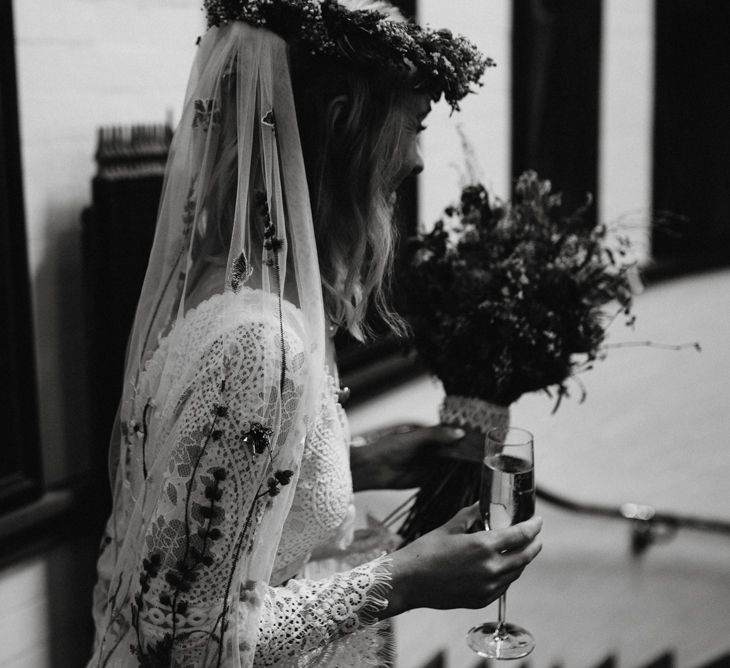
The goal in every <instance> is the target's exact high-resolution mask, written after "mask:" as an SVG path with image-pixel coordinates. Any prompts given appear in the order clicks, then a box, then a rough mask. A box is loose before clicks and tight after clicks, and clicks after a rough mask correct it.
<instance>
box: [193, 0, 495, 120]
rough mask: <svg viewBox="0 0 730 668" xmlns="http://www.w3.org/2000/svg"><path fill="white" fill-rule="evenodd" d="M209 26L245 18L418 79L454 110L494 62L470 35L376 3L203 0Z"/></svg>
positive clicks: (290, 38)
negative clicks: (392, 13) (397, 14)
mask: <svg viewBox="0 0 730 668" xmlns="http://www.w3.org/2000/svg"><path fill="white" fill-rule="evenodd" d="M203 6H204V8H205V10H206V12H207V16H208V27H211V26H220V25H225V24H226V23H229V22H231V21H244V22H246V23H248V24H250V25H253V26H257V27H266V28H268V29H269V30H271V31H273V32H275V33H277V34H278V35H280V36H281V37H283V38H284V39H285V40H287V42H289V43H290V44H291V43H299V44H301V45H302V46H303V47H304V48H306V49H307V50H308V51H309V52H310V53H311V54H312V55H319V56H324V57H330V58H335V59H338V60H341V61H345V62H349V63H352V64H353V65H354V66H356V67H361V68H363V69H365V70H368V71H378V72H382V71H388V72H391V73H393V74H396V75H401V76H405V75H408V76H409V78H414V79H415V87H416V88H417V89H419V90H424V91H425V92H427V93H428V94H429V95H430V96H431V97H432V98H433V99H434V100H438V99H439V98H440V97H441V95H442V94H443V96H444V98H445V99H446V101H447V102H448V103H449V105H451V108H452V109H453V110H458V109H459V101H460V100H461V99H463V98H464V97H465V96H466V95H468V94H469V93H471V92H473V87H472V85H477V86H479V85H481V82H480V80H481V77H482V75H483V74H484V70H485V69H486V68H487V67H493V66H494V65H495V63H494V61H493V60H492V59H491V58H486V57H485V56H483V55H482V54H481V53H480V52H479V50H478V49H477V48H476V46H474V44H472V43H471V42H470V41H469V40H467V39H466V38H465V37H463V36H461V35H453V34H452V33H451V32H450V31H449V30H438V31H435V30H431V29H429V28H421V27H420V26H419V25H417V24H415V23H412V22H406V21H402V22H401V21H394V20H392V19H391V18H390V17H388V16H387V15H386V14H384V13H382V12H380V11H377V10H374V9H361V10H351V9H348V8H347V7H345V6H343V5H341V4H340V3H339V2H337V0H204V2H203Z"/></svg>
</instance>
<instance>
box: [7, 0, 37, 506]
mask: <svg viewBox="0 0 730 668" xmlns="http://www.w3.org/2000/svg"><path fill="white" fill-rule="evenodd" d="M0 154H2V155H3V156H4V160H2V161H0V230H1V232H0V233H1V234H2V244H0V262H2V280H1V281H0V299H1V300H2V301H1V302H0V303H1V306H0V308H2V311H3V313H2V320H3V326H2V328H0V329H1V331H0V346H2V350H0V365H1V366H0V369H2V373H3V376H4V377H3V385H4V390H3V393H4V394H5V393H6V396H5V397H4V400H3V404H4V407H3V409H2V412H3V417H4V422H5V434H4V437H3V445H2V448H3V459H4V460H5V461H4V464H3V467H2V469H3V470H2V471H1V472H0V513H2V514H5V513H7V512H9V511H12V510H15V509H17V508H18V507H20V506H22V505H24V504H28V503H30V502H32V501H34V500H35V499H37V498H39V497H40V496H41V494H42V492H43V478H42V467H41V451H40V435H39V429H38V407H37V391H36V371H35V369H36V365H35V351H34V343H33V342H34V337H33V321H32V308H31V290H30V276H29V271H28V255H27V242H26V233H25V211H24V204H23V175H22V165H21V155H20V126H19V118H18V95H17V82H16V72H15V39H14V34H13V16H12V3H9V2H5V3H1V4H0Z"/></svg>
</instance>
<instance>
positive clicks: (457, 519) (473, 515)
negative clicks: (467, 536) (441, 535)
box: [444, 501, 482, 533]
mask: <svg viewBox="0 0 730 668" xmlns="http://www.w3.org/2000/svg"><path fill="white" fill-rule="evenodd" d="M481 521H482V516H481V513H480V512H479V502H478V501H477V502H476V503H473V504H472V505H470V506H466V507H464V508H462V509H461V510H460V511H459V512H458V513H456V515H454V516H453V517H452V518H451V519H450V520H449V521H448V522H447V523H446V524H444V528H445V529H446V530H447V531H448V532H449V533H469V531H470V530H471V528H472V527H473V526H474V525H475V524H477V523H479V522H481Z"/></svg>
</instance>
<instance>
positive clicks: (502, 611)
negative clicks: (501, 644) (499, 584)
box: [494, 594, 507, 638]
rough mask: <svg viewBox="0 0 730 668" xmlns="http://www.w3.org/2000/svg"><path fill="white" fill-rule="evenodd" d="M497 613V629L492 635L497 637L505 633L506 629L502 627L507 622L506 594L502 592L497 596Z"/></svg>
mask: <svg viewBox="0 0 730 668" xmlns="http://www.w3.org/2000/svg"><path fill="white" fill-rule="evenodd" d="M498 609H499V613H498V619H497V629H496V630H495V632H494V635H495V636H496V637H498V638H502V637H504V636H506V635H507V631H506V630H505V628H504V625H505V624H506V622H507V619H506V617H507V594H502V595H501V596H500V597H499V608H498Z"/></svg>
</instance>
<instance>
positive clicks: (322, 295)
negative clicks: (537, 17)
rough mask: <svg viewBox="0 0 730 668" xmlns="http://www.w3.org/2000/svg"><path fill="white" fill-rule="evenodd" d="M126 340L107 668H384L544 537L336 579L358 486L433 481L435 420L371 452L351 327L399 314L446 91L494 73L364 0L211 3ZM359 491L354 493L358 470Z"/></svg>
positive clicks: (392, 557)
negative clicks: (346, 405)
mask: <svg viewBox="0 0 730 668" xmlns="http://www.w3.org/2000/svg"><path fill="white" fill-rule="evenodd" d="M205 8H206V10H207V16H208V22H209V29H208V31H207V32H206V34H205V36H204V37H203V38H202V39H201V41H200V44H199V47H198V48H199V50H198V54H197V57H196V59H195V63H194V65H193V69H192V73H191V77H190V82H189V85H188V90H187V94H186V98H185V106H184V111H183V114H182V119H181V122H180V125H179V127H178V129H177V131H176V133H175V137H174V139H173V143H172V147H171V150H170V156H169V160H168V165H167V171H166V176H165V183H164V187H163V196H162V200H161V203H160V209H159V214H158V221H157V229H156V235H155V240H154V244H153V248H152V252H151V255H150V259H149V265H148V270H147V274H146V277H145V281H144V286H143V289H142V293H141V296H140V300H139V304H138V308H137V313H136V318H135V322H134V326H133V330H132V333H131V336H130V340H129V345H128V350H127V361H126V369H125V384H124V387H123V392H122V399H121V403H120V407H119V412H118V419H117V422H116V425H115V429H114V433H113V437H112V443H111V457H110V460H111V476H112V484H113V493H114V507H113V511H112V514H111V517H110V518H109V521H108V523H107V527H106V532H105V535H104V539H103V541H102V549H101V554H100V557H99V562H98V583H97V586H96V589H95V600H94V620H95V625H96V641H95V645H94V654H93V657H92V659H91V661H90V663H89V666H100V667H101V666H104V667H111V666H143V667H150V668H152V667H158V666H191V667H192V666H196V667H197V666H233V667H235V668H238V667H239V666H308V665H326V666H358V665H363V666H366V665H378V662H379V661H380V660H381V659H380V658H379V652H380V650H381V647H382V643H383V637H382V636H383V629H382V626H383V625H382V623H381V621H382V620H385V619H387V618H390V617H393V616H394V615H397V614H399V613H401V612H404V611H406V610H410V609H413V608H417V607H432V608H442V609H447V608H456V607H460V608H463V607H481V606H484V605H486V604H487V603H489V602H491V601H493V600H495V599H496V598H497V597H498V596H499V595H500V594H501V593H502V592H503V591H504V590H505V589H506V588H507V587H508V585H509V584H510V583H511V582H512V581H513V580H514V579H516V578H517V577H518V576H519V575H520V573H521V572H522V569H523V568H524V567H525V566H526V565H527V564H528V563H529V562H530V561H531V560H532V559H533V558H534V557H535V556H536V555H537V553H538V552H539V550H540V542H539V539H538V538H537V534H538V532H539V529H540V522H539V520H537V519H536V520H531V521H529V522H525V523H523V524H520V525H516V526H514V527H511V528H509V529H505V530H499V531H492V532H483V531H474V527H475V525H476V524H477V523H478V510H477V508H476V507H470V508H466V509H464V510H462V511H461V512H459V513H458V514H457V515H456V516H455V517H454V518H453V519H452V520H451V521H450V522H449V523H447V524H446V525H444V526H443V527H441V528H439V529H437V530H435V531H433V532H431V533H429V534H427V535H425V536H423V537H422V538H420V539H418V540H416V541H414V542H413V543H411V544H409V545H407V546H405V547H402V548H401V549H398V550H395V551H393V552H391V553H390V554H386V553H383V554H376V555H374V558H372V559H370V560H368V561H366V562H365V563H361V564H359V565H354V566H353V567H351V568H350V569H349V570H343V571H341V572H337V573H334V574H331V575H329V576H327V577H324V578H320V579H314V578H311V577H310V578H307V577H305V576H304V574H305V573H307V572H308V569H309V571H310V572H311V568H310V566H311V562H312V560H313V558H314V557H315V556H316V555H317V554H318V553H319V554H323V553H324V552H326V551H327V550H329V551H330V552H333V551H335V552H336V551H337V550H344V549H345V548H346V547H347V545H348V544H349V542H350V541H351V539H352V525H353V514H354V508H353V505H352V495H353V489H364V488H368V487H370V488H372V487H412V486H414V485H417V484H418V483H419V470H418V467H417V466H416V465H415V462H417V461H420V460H421V459H423V458H422V457H419V456H418V455H419V453H422V452H423V451H424V448H427V447H429V446H430V445H433V444H435V443H448V442H451V441H453V440H454V434H452V433H450V432H449V430H448V429H445V428H439V427H433V428H430V429H426V428H423V429H419V430H416V431H415V432H412V433H410V434H404V435H391V436H390V437H385V438H384V439H383V440H381V441H380V442H378V443H375V444H373V445H370V446H366V447H363V448H358V449H355V450H353V452H354V453H356V459H355V458H353V462H352V475H351V472H350V470H351V462H350V454H349V447H348V443H349V434H348V430H347V422H346V419H345V415H344V412H343V411H342V408H341V407H340V405H339V404H338V401H337V398H338V392H337V390H338V383H337V376H336V366H335V360H334V351H333V346H332V335H333V333H334V332H335V331H336V329H337V328H345V329H347V330H349V331H350V332H351V333H352V334H353V335H355V336H357V337H361V338H362V337H363V336H365V335H366V334H367V328H366V327H365V324H364V322H365V312H366V309H367V308H368V306H369V305H370V306H372V307H373V308H375V309H376V310H377V311H378V312H379V314H380V316H381V317H382V319H383V320H384V321H385V322H386V323H388V324H389V325H390V327H391V328H392V329H393V331H395V332H400V331H401V330H402V328H403V324H402V322H401V320H400V319H399V318H398V316H397V315H396V314H395V313H393V312H392V311H391V310H390V309H389V308H388V305H387V299H386V286H387V278H388V274H389V269H390V264H391V258H392V255H393V236H394V232H393V229H392V223H391V214H392V209H393V203H394V194H393V193H394V192H395V190H396V188H397V187H398V185H399V184H400V182H401V181H402V180H403V178H405V177H406V176H408V175H409V174H412V173H416V172H418V171H420V170H421V169H422V167H423V165H422V162H421V158H420V155H419V152H418V145H417V137H418V134H419V133H420V132H421V130H422V129H423V126H422V121H423V120H424V118H425V117H426V115H427V114H428V111H429V109H430V104H431V101H432V100H435V99H438V98H439V97H440V96H443V97H444V98H445V99H446V101H447V102H448V103H449V104H450V105H451V106H452V107H453V108H454V109H458V102H459V100H460V99H462V98H463V97H464V96H465V95H466V94H467V93H468V92H469V91H470V89H471V87H472V85H475V84H476V83H478V81H479V79H480V77H481V75H482V73H483V70H484V68H485V66H486V65H487V64H489V61H488V60H487V59H484V58H483V57H482V56H481V55H480V54H479V53H478V52H477V51H476V49H475V48H474V47H473V46H472V45H471V44H470V43H469V42H467V41H466V40H464V39H463V38H461V37H458V36H453V35H451V33H449V32H448V31H439V32H433V31H430V30H424V29H421V28H420V27H418V26H417V25H415V24H412V23H407V22H405V21H403V19H402V18H401V16H400V15H399V14H398V12H397V11H396V10H395V9H393V8H392V7H391V6H390V5H388V4H387V3H385V2H375V1H367V0H360V1H358V0H349V1H346V0H340V1H339V2H337V1H336V0H324V1H322V0H297V1H295V0H251V1H246V0H228V1H226V0H206V2H205ZM353 476H354V478H353Z"/></svg>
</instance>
